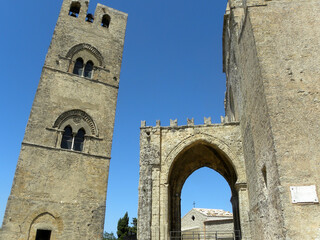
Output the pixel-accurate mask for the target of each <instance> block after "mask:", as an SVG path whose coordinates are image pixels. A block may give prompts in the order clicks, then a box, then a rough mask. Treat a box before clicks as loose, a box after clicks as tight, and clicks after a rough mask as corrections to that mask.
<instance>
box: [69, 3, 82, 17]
mask: <svg viewBox="0 0 320 240" xmlns="http://www.w3.org/2000/svg"><path fill="white" fill-rule="evenodd" d="M80 8H81V5H80V3H79V2H72V3H71V6H70V10H69V15H70V16H72V17H76V18H77V17H78V16H79V13H80Z"/></svg>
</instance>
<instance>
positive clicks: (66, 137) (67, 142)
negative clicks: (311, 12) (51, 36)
mask: <svg viewBox="0 0 320 240" xmlns="http://www.w3.org/2000/svg"><path fill="white" fill-rule="evenodd" d="M72 142H73V136H72V128H71V127H70V126H66V127H65V128H64V132H63V136H62V140H61V148H64V149H71V148H72Z"/></svg>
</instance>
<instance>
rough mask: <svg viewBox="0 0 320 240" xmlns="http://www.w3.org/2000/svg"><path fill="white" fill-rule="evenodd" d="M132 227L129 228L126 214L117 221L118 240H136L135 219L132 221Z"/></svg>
mask: <svg viewBox="0 0 320 240" xmlns="http://www.w3.org/2000/svg"><path fill="white" fill-rule="evenodd" d="M131 224H132V226H129V216H128V212H126V213H125V214H124V216H123V218H120V219H119V221H118V227H117V229H118V231H117V235H118V239H119V240H134V239H137V219H136V218H133V219H132V223H131Z"/></svg>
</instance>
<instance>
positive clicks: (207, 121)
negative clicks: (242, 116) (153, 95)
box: [141, 116, 239, 129]
mask: <svg viewBox="0 0 320 240" xmlns="http://www.w3.org/2000/svg"><path fill="white" fill-rule="evenodd" d="M237 124H239V123H238V122H229V121H228V118H227V117H222V116H221V123H212V120H211V117H204V119H203V124H201V125H195V124H194V118H190V119H189V118H187V125H181V126H179V125H178V119H174V120H172V119H170V126H161V121H160V120H157V121H156V126H155V127H153V126H147V122H146V121H141V129H143V128H159V127H162V128H185V127H194V126H197V127H199V126H205V127H206V126H216V125H237Z"/></svg>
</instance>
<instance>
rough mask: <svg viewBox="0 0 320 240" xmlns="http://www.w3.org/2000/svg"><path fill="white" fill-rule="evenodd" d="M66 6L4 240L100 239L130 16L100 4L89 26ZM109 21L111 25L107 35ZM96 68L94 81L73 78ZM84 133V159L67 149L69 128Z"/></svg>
mask: <svg viewBox="0 0 320 240" xmlns="http://www.w3.org/2000/svg"><path fill="white" fill-rule="evenodd" d="M72 2H75V1H72V0H64V1H63V4H62V8H61V13H60V16H59V19H58V22H57V25H56V28H55V31H54V34H53V38H52V42H51V45H50V48H49V50H48V54H47V57H46V60H45V64H44V67H43V71H42V75H41V79H40V83H39V86H38V90H37V93H36V96H35V99H34V102H33V106H32V110H31V114H30V117H29V121H28V125H27V128H26V132H25V136H24V139H23V143H22V148H21V152H20V156H19V160H18V165H17V169H16V173H15V178H14V183H13V186H12V190H11V194H10V197H9V199H8V204H7V208H6V212H5V216H4V220H3V229H2V235H1V237H0V238H1V239H3V240H34V239H35V237H36V232H37V230H38V229H42V230H51V239H52V240H65V239H70V240H71V239H91V240H93V239H101V238H102V233H103V226H104V215H105V204H106V203H105V201H106V191H107V182H108V172H109V162H110V157H111V144H112V135H113V126H114V118H115V109H116V102H117V94H118V86H119V75H120V66H121V59H122V50H123V44H124V35H125V29H126V20H127V15H126V14H124V13H121V12H118V11H116V10H114V9H111V8H108V7H106V6H103V5H100V4H98V6H97V9H96V11H95V20H94V22H93V23H91V22H87V21H86V13H87V10H88V3H89V2H88V1H84V0H79V1H78V2H79V3H80V4H81V9H80V13H79V16H78V17H77V18H76V17H72V16H70V15H69V9H70V5H71V3H72ZM104 14H108V15H109V16H110V17H111V21H110V25H109V27H108V28H107V27H102V26H101V21H102V17H103V15H104ZM79 57H81V58H82V59H83V60H84V63H87V62H88V61H89V60H90V61H92V62H93V63H94V68H93V75H92V77H91V78H90V77H83V76H78V75H75V74H73V68H74V64H75V61H76V59H78V58H79ZM67 125H69V126H71V127H72V130H73V134H74V135H75V134H76V133H77V131H78V129H80V128H83V129H84V130H85V140H84V146H83V150H82V151H74V150H71V149H62V148H61V141H62V134H63V132H64V128H65V127H66V126H67Z"/></svg>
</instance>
